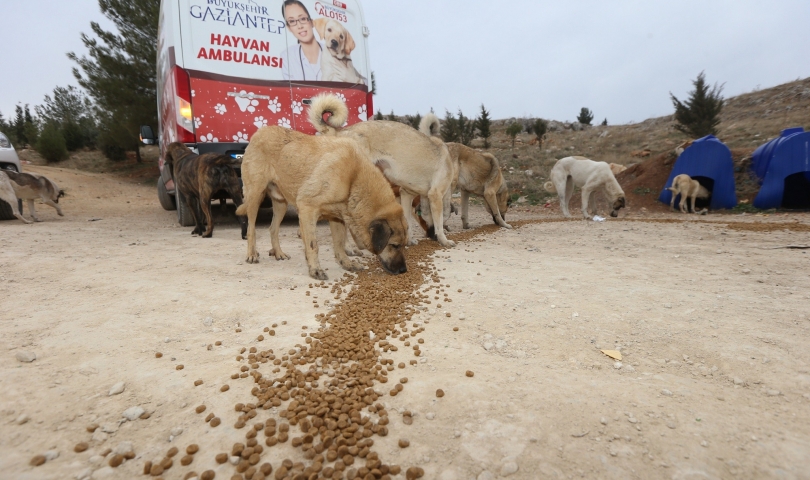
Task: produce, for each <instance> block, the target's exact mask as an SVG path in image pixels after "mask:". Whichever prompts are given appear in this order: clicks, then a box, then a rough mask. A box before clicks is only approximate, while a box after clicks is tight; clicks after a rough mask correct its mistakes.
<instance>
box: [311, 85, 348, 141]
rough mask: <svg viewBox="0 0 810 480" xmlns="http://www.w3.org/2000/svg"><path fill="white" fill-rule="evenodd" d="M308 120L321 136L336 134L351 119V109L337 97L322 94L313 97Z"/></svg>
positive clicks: (330, 94)
mask: <svg viewBox="0 0 810 480" xmlns="http://www.w3.org/2000/svg"><path fill="white" fill-rule="evenodd" d="M307 118H308V120H309V123H310V124H312V126H313V127H315V129H316V130H318V132H320V133H321V134H324V135H328V134H334V133H335V132H336V131H337V130H339V129H340V128H342V127H343V125H344V124H345V123H346V121H347V120H348V119H349V109H348V107H346V104H345V103H344V102H343V100H341V99H340V98H338V96H337V95H335V94H333V93H322V94H320V95H317V96H315V97H312V103H311V104H310V106H309V111H308V112H307Z"/></svg>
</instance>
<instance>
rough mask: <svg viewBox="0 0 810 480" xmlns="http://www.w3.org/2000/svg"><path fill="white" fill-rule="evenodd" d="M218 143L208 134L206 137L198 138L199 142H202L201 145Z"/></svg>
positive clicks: (215, 138) (216, 139)
mask: <svg viewBox="0 0 810 480" xmlns="http://www.w3.org/2000/svg"><path fill="white" fill-rule="evenodd" d="M218 141H219V139H218V138H217V137H215V136H213V135H211V134H210V133H209V134H207V135H201V136H200V142H202V143H210V142H218Z"/></svg>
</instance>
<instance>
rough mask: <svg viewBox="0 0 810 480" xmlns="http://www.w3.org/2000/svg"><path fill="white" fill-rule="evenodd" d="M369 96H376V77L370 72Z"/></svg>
mask: <svg viewBox="0 0 810 480" xmlns="http://www.w3.org/2000/svg"><path fill="white" fill-rule="evenodd" d="M371 94H372V95H377V77H376V76H375V75H374V71H373V70H372V71H371Z"/></svg>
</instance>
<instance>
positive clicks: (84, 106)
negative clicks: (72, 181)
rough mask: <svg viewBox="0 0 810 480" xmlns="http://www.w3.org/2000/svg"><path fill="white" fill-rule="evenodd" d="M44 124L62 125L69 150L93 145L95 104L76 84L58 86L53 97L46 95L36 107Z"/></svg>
mask: <svg viewBox="0 0 810 480" xmlns="http://www.w3.org/2000/svg"><path fill="white" fill-rule="evenodd" d="M34 109H35V110H36V112H37V116H38V117H39V119H40V121H41V122H42V123H43V124H47V123H56V124H58V125H59V126H60V128H61V130H62V134H63V136H64V137H65V144H66V145H67V149H68V150H69V151H73V150H77V149H79V148H81V147H85V146H93V144H94V141H95V135H96V132H95V130H96V125H95V119H94V118H93V106H92V103H91V102H90V99H89V98H87V96H86V95H85V94H84V92H82V91H81V90H79V89H77V88H76V87H74V86H72V85H71V86H68V87H67V88H64V87H56V88H55V89H54V90H53V98H51V96H50V95H45V101H44V103H43V104H42V105H37V106H36V107H34Z"/></svg>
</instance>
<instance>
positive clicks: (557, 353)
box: [0, 166, 810, 480]
mask: <svg viewBox="0 0 810 480" xmlns="http://www.w3.org/2000/svg"><path fill="white" fill-rule="evenodd" d="M28 170H30V171H35V172H38V173H42V174H45V175H47V176H49V177H50V178H52V179H53V180H55V181H56V182H57V183H58V184H59V185H60V186H61V187H63V188H66V189H67V191H68V196H67V197H65V198H64V199H62V200H61V202H60V203H61V204H62V206H63V209H64V212H65V216H64V217H58V216H57V215H56V213H55V211H54V210H53V209H51V208H50V207H47V206H44V205H39V206H38V213H39V215H40V217H41V218H42V219H43V220H44V221H43V222H42V223H38V224H35V225H30V226H29V225H24V224H22V223H21V222H18V221H13V222H12V221H6V222H2V224H0V295H2V298H3V301H2V303H1V304H0V350H2V351H3V352H5V354H4V355H3V357H2V359H0V391H2V392H3V394H2V396H0V431H1V432H2V435H0V478H9V479H11V478H13V479H65V478H79V479H81V478H115V479H118V478H120V479H129V478H147V477H144V476H143V475H142V471H143V466H144V463H145V462H147V461H156V460H157V461H160V460H161V459H162V458H163V457H164V455H165V454H166V452H167V451H168V450H169V448H171V447H172V446H177V447H178V448H179V449H180V450H181V452H183V453H181V454H180V455H178V456H177V457H175V461H174V466H173V467H172V468H171V469H169V470H167V471H166V472H165V473H164V474H163V475H162V477H163V478H166V479H181V478H185V477H186V474H187V472H190V471H195V472H198V473H200V472H203V471H204V470H208V469H212V470H213V471H214V472H216V478H218V479H219V478H225V479H228V478H231V476H232V475H233V474H234V473H235V471H234V466H232V465H231V464H230V463H225V464H223V465H218V464H217V463H216V462H215V460H214V457H215V455H216V454H218V453H221V452H230V451H231V446H232V445H233V444H234V442H244V441H245V434H244V431H243V430H238V429H236V428H235V427H234V423H235V422H236V421H237V417H238V415H239V413H238V412H235V411H234V404H235V403H237V402H249V401H251V398H252V396H251V393H250V392H251V389H252V388H253V387H254V382H253V381H252V379H250V378H248V379H247V380H243V379H237V380H233V379H232V378H231V376H232V374H234V372H236V373H239V367H240V365H242V362H240V361H237V360H236V357H237V355H239V354H240V352H241V350H242V348H243V347H247V348H250V347H259V348H272V349H276V350H278V351H280V352H281V351H287V350H290V349H293V350H295V348H296V347H295V346H296V344H298V343H299V342H302V340H303V339H302V335H306V333H303V334H302V332H306V331H307V330H305V329H303V327H306V328H307V329H308V330H309V331H313V330H316V329H318V328H319V327H320V323H319V322H318V321H317V320H316V318H315V315H316V314H321V313H322V314H328V312H329V311H330V308H331V307H332V305H333V304H334V303H337V302H342V301H349V300H348V298H349V297H348V296H343V297H341V299H340V300H334V299H333V298H332V295H331V294H329V293H328V292H329V291H328V290H325V289H324V290H319V289H318V287H319V286H318V285H317V284H315V285H313V286H311V284H314V283H315V282H314V281H313V280H312V279H311V278H309V277H308V276H307V274H306V272H307V269H306V264H305V261H304V256H303V248H302V245H301V244H300V240H299V239H298V238H297V236H296V229H297V225H296V223H295V222H294V221H285V223H284V225H283V227H282V235H283V236H282V238H281V242H282V245H283V247H284V249H285V251H286V253H288V254H289V255H290V256H291V259H290V260H288V261H284V262H276V261H275V260H271V259H270V258H268V257H266V256H264V257H262V260H261V263H259V264H258V265H248V264H245V263H244V262H243V260H244V256H245V243H244V241H243V240H241V238H240V237H239V230H238V224H237V222H236V220H235V218H234V217H232V213H230V214H225V213H220V214H218V215H217V217H216V218H217V222H218V223H217V224H216V229H215V230H214V237H213V238H212V239H201V238H197V237H192V236H191V235H190V231H191V228H190V227H189V228H185V227H179V226H178V225H177V223H176V217H175V212H167V211H164V210H162V209H161V207H160V206H159V204H158V202H157V198H156V193H155V190H154V187H152V186H151V185H146V186H145V185H139V184H132V183H126V182H123V181H121V180H119V179H118V178H116V177H113V176H110V175H108V174H107V175H102V174H90V173H83V172H78V171H73V170H66V169H59V168H51V167H37V166H31V167H29V168H28ZM577 210H578V209H576V208H574V210H573V211H577ZM215 211H219V207H215ZM231 212H232V207H231ZM26 213H27V212H26ZM471 213H472V221H471V223H472V224H473V226H483V225H489V224H490V223H491V221H490V220H489V218H488V217H487V216H486V215H485V214H484V213H483V209H482V208H481V207H480V206H473V207H471ZM603 214H604V212H603ZM559 217H560V215H559V211H558V209H556V208H555V207H554V206H551V207H550V208H543V207H532V208H525V207H524V208H521V209H519V210H518V211H510V213H509V216H508V218H507V220H508V221H510V222H514V223H515V224H516V225H518V224H519V225H520V226H519V228H515V229H513V230H503V229H495V228H491V227H488V228H482V229H479V230H478V231H477V232H473V233H465V234H464V237H465V238H464V239H463V240H461V239H460V240H459V245H458V246H456V247H455V248H449V249H438V250H436V251H435V253H433V254H432V255H430V257H428V258H426V259H424V262H425V264H428V265H429V266H430V268H432V269H433V270H434V271H435V272H436V273H437V274H438V275H440V276H441V277H442V278H441V283H440V284H439V286H435V285H434V284H432V283H430V279H426V281H427V285H430V286H431V288H430V290H428V289H427V288H424V289H422V290H420V291H424V292H428V291H430V295H433V292H432V290H433V288H436V289H437V290H436V292H439V291H441V292H442V293H446V294H447V298H449V299H450V300H451V301H446V300H442V301H443V302H444V303H443V305H442V306H441V307H438V305H437V304H436V303H435V302H434V303H431V304H426V303H425V304H422V305H419V306H417V309H418V313H417V314H416V315H415V316H414V317H413V318H412V321H413V323H414V325H418V326H420V327H422V328H424V331H423V332H421V333H420V334H419V335H418V338H420V339H423V340H424V343H423V344H419V347H421V354H420V355H419V357H415V356H413V355H408V354H407V353H409V351H410V348H406V347H404V346H403V342H401V341H399V340H397V339H396V338H393V337H392V338H390V342H391V344H395V345H399V346H400V351H399V352H393V353H387V354H386V355H385V356H386V357H388V358H392V359H393V360H394V361H395V362H400V361H401V362H408V361H409V360H417V361H416V364H415V365H411V364H408V365H407V366H406V367H405V368H404V369H401V370H400V369H397V370H396V371H392V372H390V374H391V375H393V376H392V378H393V379H395V380H394V382H393V383H396V379H398V378H400V377H407V378H408V381H407V383H406V384H404V389H403V390H402V392H401V393H399V394H398V395H396V396H391V395H389V390H390V389H391V387H392V384H391V383H389V384H387V385H382V384H379V383H377V384H375V385H374V386H373V389H374V390H375V391H376V392H378V394H379V400H377V403H380V404H382V405H383V406H384V407H385V410H386V411H387V412H388V413H389V414H390V415H391V422H390V424H389V425H388V434H387V436H384V437H383V436H378V435H375V436H374V437H373V439H374V441H375V443H374V445H373V447H372V451H376V452H377V453H378V454H379V458H380V460H381V461H382V462H383V463H386V464H389V465H394V464H396V465H400V466H402V472H403V473H402V474H400V475H398V476H395V477H394V478H405V474H404V472H405V470H406V469H407V468H409V467H411V466H418V467H421V468H422V469H424V472H425V475H424V477H423V478H428V479H442V480H452V479H463V480H468V479H477V480H485V479H492V478H501V477H510V478H515V479H537V478H543V479H545V478H549V479H558V478H559V479H567V478H593V479H602V478H616V479H619V478H621V479H624V478H638V479H648V478H672V479H713V478H757V479H762V478H779V479H802V478H810V352H808V350H807V338H808V334H810V308H808V306H809V305H810V290H809V289H808V287H809V286H810V281H808V271H809V270H810V254H808V253H807V252H808V250H805V249H790V248H775V247H783V246H787V245H807V244H810V227H808V225H810V215H808V214H807V213H797V214H789V215H772V216H752V215H744V216H740V215H707V216H703V217H696V216H682V215H675V214H669V213H666V214H664V213H655V214H653V213H649V214H647V213H642V212H641V211H640V210H638V209H635V210H634V209H633V206H632V205H630V208H629V209H628V210H627V211H626V212H623V213H622V214H621V217H620V219H619V220H615V219H608V220H607V221H605V222H603V223H597V222H592V221H583V220H575V221H564V222H563V221H559V220H560V218H559ZM684 219H685V220H686V221H682V220H684ZM516 220H522V221H521V222H516ZM266 226H267V222H266V221H265V222H264V224H263V226H262V229H261V231H260V234H259V239H258V241H259V248H260V251H267V250H268V248H269V238H268V235H267V231H266V228H265V227H266ZM450 226H451V228H452V229H453V232H457V231H458V230H459V229H460V228H461V221H460V219H459V218H458V217H453V218H452V219H451V221H450ZM327 235H328V228H327V227H326V226H325V225H324V226H319V242H320V244H321V252H320V258H321V262H322V264H323V266H324V267H325V268H327V269H328V270H327V274H328V275H330V280H338V279H341V278H343V272H342V270H341V269H340V267H339V266H338V265H337V263H336V262H335V261H334V258H333V255H332V252H331V246H330V245H329V242H328V241H327ZM450 238H451V239H452V238H453V236H452V235H451V237H450ZM456 238H459V237H456ZM366 258H367V262H368V264H369V265H370V266H374V265H375V264H376V263H378V262H377V260H376V259H374V258H372V257H371V256H370V255H369V254H368V253H366ZM412 265H414V264H412ZM373 270H374V269H373V268H372V269H371V270H369V271H367V273H366V272H364V273H363V274H361V275H378V277H377V278H378V280H379V282H378V285H379V286H380V287H379V288H385V285H386V282H387V279H386V277H385V276H384V275H382V274H379V273H374V272H373ZM346 278H348V277H346ZM358 278H360V277H358ZM373 279H374V278H372V280H373ZM326 285H327V286H330V285H333V284H332V283H327V284H326ZM440 287H441V288H440ZM358 288H359V287H358ZM364 288H365V287H364ZM306 292H311V293H309V294H307V293H306ZM361 293H362V292H361ZM437 296H438V294H437ZM318 297H320V298H318ZM313 302H318V303H313ZM447 314H450V315H449V316H448V315H447ZM273 325H275V326H273ZM265 327H271V328H273V330H274V332H275V335H273V336H268V337H267V338H266V339H265V340H263V341H261V342H260V341H258V339H257V337H258V336H259V335H261V334H263V332H264V329H265ZM456 328H458V330H456ZM264 335H268V334H267V333H264ZM412 340H413V339H412ZM216 342H221V344H220V345H217V344H216ZM601 349H609V350H617V351H620V352H621V355H622V357H623V358H622V360H621V362H617V361H616V360H614V359H611V358H609V357H608V356H607V355H605V354H603V353H601V351H600V350H601ZM157 352H160V353H162V357H161V358H156V355H155V354H156V353H157ZM26 353H34V354H35V355H36V360H34V361H32V362H24V361H20V360H18V358H17V357H18V356H20V358H23V357H24V356H25V354H26ZM178 365H183V369H181V370H178V369H177V368H178V367H177V366H178ZM262 368H264V367H262ZM467 370H470V371H472V372H474V376H473V377H468V376H466V375H465V372H466V371H467ZM266 373H267V374H269V373H270V372H269V370H268V371H267V372H266ZM198 379H200V380H202V381H203V383H202V384H201V385H199V386H196V387H195V386H194V382H195V380H198ZM119 382H124V385H125V386H124V390H123V392H122V393H119V394H114V395H110V390H111V388H112V387H113V386H114V385H115V384H117V383H119ZM226 384H227V385H229V387H230V389H229V390H227V391H225V392H222V391H221V390H222V388H221V387H222V386H223V385H226ZM437 389H442V390H443V391H444V392H445V395H444V396H443V397H441V398H437V396H436V390H437ZM198 405H205V406H206V407H207V410H206V411H205V413H204V414H197V413H195V407H197V406H198ZM132 407H140V409H143V411H144V413H145V414H144V417H147V416H148V418H137V416H135V417H133V418H134V419H133V420H131V421H127V420H125V419H124V418H123V415H124V412H125V411H127V410H128V409H130V408H132ZM405 410H409V411H411V412H412V414H413V423H412V425H406V424H404V423H403V420H402V419H403V417H402V415H401V413H402V412H403V411H405ZM139 412H140V410H137V409H136V413H139ZM209 412H210V413H214V414H215V415H216V416H217V417H219V418H221V420H222V424H221V425H219V426H216V427H212V426H211V424H209V423H206V421H205V419H204V418H203V417H204V415H207V414H208V413H209ZM278 413H279V410H278V409H276V408H271V409H268V410H259V414H258V416H257V418H256V420H262V421H263V420H266V419H268V418H277V419H278V420H281V419H280V418H278ZM364 415H368V413H367V412H364ZM91 424H98V425H100V428H99V429H98V430H96V431H95V432H94V433H90V432H88V430H87V427H88V426H89V425H91ZM291 433H292V432H291ZM262 438H263V437H262ZM400 439H408V440H409V441H410V446H409V447H407V448H400V447H399V446H398V441H399V440H400ZM80 442H87V443H88V446H89V448H88V449H87V450H86V451H83V452H80V453H76V452H74V446H75V445H76V444H78V443H80ZM125 442H131V448H128V447H129V446H128V445H126V443H125ZM122 443H123V444H124V445H122ZM192 443H193V444H197V445H198V446H199V453H197V454H196V455H195V456H194V460H193V462H192V464H191V465H190V466H181V464H180V462H179V459H180V457H181V456H182V455H184V454H185V452H184V451H185V449H186V446H188V445H189V444H192ZM107 449H114V450H115V449H119V450H120V451H121V452H122V453H125V451H126V450H133V451H134V454H135V457H134V458H133V459H131V460H127V461H125V462H124V463H123V465H121V466H119V467H117V468H112V467H110V466H108V463H109V459H110V458H112V455H114V453H113V454H109V455H107V456H106V457H103V456H102V455H101V454H102V453H104V452H105V450H107ZM46 452H48V453H47V454H46ZM56 454H58V456H57V457H56V458H53V457H54V456H55V455H56ZM36 455H46V456H48V457H50V458H51V459H49V460H48V461H47V462H46V463H45V464H44V465H41V466H38V467H34V466H30V465H29V462H30V461H31V459H32V458H33V457H35V456H36ZM285 458H289V459H292V460H293V462H298V461H304V460H303V459H304V457H303V454H302V451H301V449H300V448H299V449H295V448H293V447H291V446H290V444H289V443H284V444H279V445H277V446H274V447H272V448H266V449H265V450H264V454H263V458H262V461H263V462H269V463H271V464H272V465H273V467H274V469H275V471H278V470H279V469H280V468H281V461H282V460H283V459H285ZM305 463H306V462H305ZM356 467H357V465H355V468H356ZM274 473H275V472H274ZM257 475H258V474H257ZM268 478H270V477H268ZM272 478H276V477H272Z"/></svg>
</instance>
